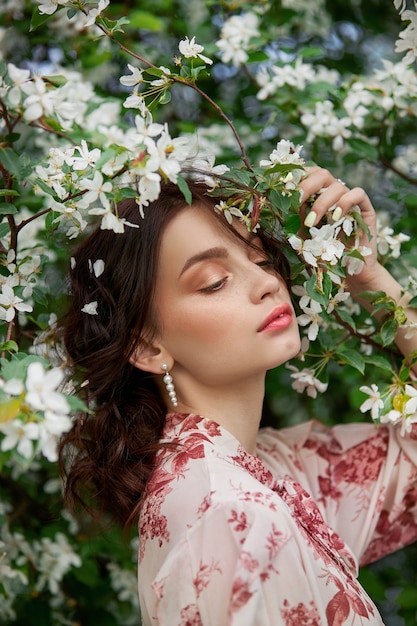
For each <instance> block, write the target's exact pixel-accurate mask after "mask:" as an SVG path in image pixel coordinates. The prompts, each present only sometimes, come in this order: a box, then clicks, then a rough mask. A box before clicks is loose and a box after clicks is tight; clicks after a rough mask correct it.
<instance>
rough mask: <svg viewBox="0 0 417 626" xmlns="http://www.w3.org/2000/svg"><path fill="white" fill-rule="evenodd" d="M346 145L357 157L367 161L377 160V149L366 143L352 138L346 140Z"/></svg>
mask: <svg viewBox="0 0 417 626" xmlns="http://www.w3.org/2000/svg"><path fill="white" fill-rule="evenodd" d="M347 143H348V145H349V146H350V147H351V148H352V150H353V152H355V153H356V154H357V155H358V156H360V157H362V158H365V159H367V160H368V161H377V160H378V149H377V148H376V147H375V146H374V145H372V144H371V143H369V142H368V141H364V140H363V139H357V138H353V139H348V140H347Z"/></svg>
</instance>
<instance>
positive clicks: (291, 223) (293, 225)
mask: <svg viewBox="0 0 417 626" xmlns="http://www.w3.org/2000/svg"><path fill="white" fill-rule="evenodd" d="M300 226H301V218H300V216H299V215H289V216H288V217H287V219H286V220H285V222H284V231H285V233H286V234H287V235H295V234H297V233H298V231H299V230H300Z"/></svg>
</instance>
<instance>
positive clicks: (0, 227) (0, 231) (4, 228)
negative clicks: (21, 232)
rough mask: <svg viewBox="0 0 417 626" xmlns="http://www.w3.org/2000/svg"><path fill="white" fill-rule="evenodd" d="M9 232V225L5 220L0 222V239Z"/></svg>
mask: <svg viewBox="0 0 417 626" xmlns="http://www.w3.org/2000/svg"><path fill="white" fill-rule="evenodd" d="M9 232H10V226H9V224H8V223H7V222H4V224H0V239H1V238H2V237H5V236H6V235H8V234H9Z"/></svg>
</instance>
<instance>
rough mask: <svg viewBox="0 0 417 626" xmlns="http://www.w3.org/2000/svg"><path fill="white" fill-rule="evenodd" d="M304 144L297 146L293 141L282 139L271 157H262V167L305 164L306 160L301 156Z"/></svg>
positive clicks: (260, 163)
mask: <svg viewBox="0 0 417 626" xmlns="http://www.w3.org/2000/svg"><path fill="white" fill-rule="evenodd" d="M302 149H303V146H295V145H294V144H293V143H292V141H288V140H287V139H281V140H280V141H278V143H277V146H276V148H275V149H274V150H273V151H272V152H271V154H270V155H269V159H262V160H261V161H260V162H259V165H260V166H261V167H272V166H273V165H277V164H280V165H286V164H294V165H300V166H301V167H303V166H304V164H305V161H304V159H303V158H302V157H301V156H300V152H301V150H302Z"/></svg>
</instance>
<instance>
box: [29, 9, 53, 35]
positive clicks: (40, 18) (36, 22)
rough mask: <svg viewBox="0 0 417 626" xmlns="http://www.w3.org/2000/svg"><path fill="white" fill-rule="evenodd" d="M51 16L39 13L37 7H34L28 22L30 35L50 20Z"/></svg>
mask: <svg viewBox="0 0 417 626" xmlns="http://www.w3.org/2000/svg"><path fill="white" fill-rule="evenodd" d="M51 17H52V15H47V14H46V13H40V12H39V7H38V6H36V7H35V8H34V10H33V13H32V19H31V21H30V28H29V32H30V33H32V32H33V31H34V30H36V29H37V28H39V26H42V24H45V22H47V21H48V20H50V19H51Z"/></svg>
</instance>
